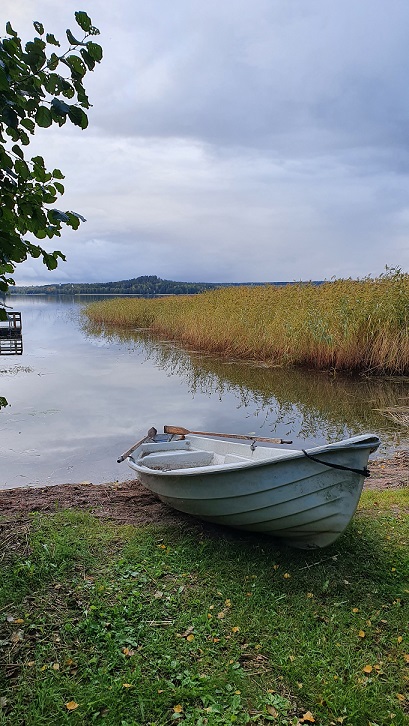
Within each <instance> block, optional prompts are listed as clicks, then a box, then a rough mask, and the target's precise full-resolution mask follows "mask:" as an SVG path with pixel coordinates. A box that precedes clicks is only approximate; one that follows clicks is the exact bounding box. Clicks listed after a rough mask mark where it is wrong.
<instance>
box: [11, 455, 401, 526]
mask: <svg viewBox="0 0 409 726" xmlns="http://www.w3.org/2000/svg"><path fill="white" fill-rule="evenodd" d="M369 470H370V472H371V476H370V478H368V479H367V480H366V481H365V484H364V491H366V490H375V491H382V490H386V489H405V488H408V490H409V451H398V452H396V453H395V454H394V455H393V456H392V457H390V458H388V459H374V460H373V461H370V463H369ZM62 509H76V510H78V509H79V510H83V511H87V512H90V513H92V514H93V515H94V516H96V517H98V518H100V519H106V520H112V521H115V522H117V523H118V524H132V525H136V526H141V525H144V524H154V523H161V524H172V523H173V524H175V523H177V524H179V525H180V524H181V523H182V524H184V525H185V526H186V525H187V526H189V525H191V524H192V522H193V521H195V522H196V520H193V518H192V517H189V516H188V515H184V514H182V513H181V512H176V511H175V510H173V509H171V508H170V507H168V506H167V505H166V504H163V503H162V502H161V501H160V499H159V498H158V497H157V496H156V495H155V494H153V493H152V492H150V491H149V490H148V489H146V488H145V487H144V486H143V485H142V484H141V483H140V482H139V481H138V480H136V479H135V480H130V481H126V482H122V483H119V482H113V483H105V484H91V483H90V482H88V481H86V482H82V483H78V484H53V485H46V486H43V487H41V486H39V487H16V488H13V489H2V490H0V525H1V524H6V523H7V522H8V521H9V522H12V521H15V520H16V519H18V520H27V519H28V518H29V516H30V515H31V514H32V513H33V512H43V513H53V512H56V511H58V510H62Z"/></svg>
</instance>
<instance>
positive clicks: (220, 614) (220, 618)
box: [217, 610, 224, 620]
mask: <svg viewBox="0 0 409 726" xmlns="http://www.w3.org/2000/svg"><path fill="white" fill-rule="evenodd" d="M217 617H218V618H219V620H223V618H224V612H223V610H222V611H221V612H220V613H217Z"/></svg>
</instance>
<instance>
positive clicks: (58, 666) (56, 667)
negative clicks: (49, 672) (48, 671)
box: [53, 663, 60, 671]
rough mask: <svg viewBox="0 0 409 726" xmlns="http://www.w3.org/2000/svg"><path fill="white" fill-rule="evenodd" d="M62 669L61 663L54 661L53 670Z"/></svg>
mask: <svg viewBox="0 0 409 726" xmlns="http://www.w3.org/2000/svg"><path fill="white" fill-rule="evenodd" d="M59 670H60V664H59V663H53V671H59Z"/></svg>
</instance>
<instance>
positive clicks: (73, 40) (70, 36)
mask: <svg viewBox="0 0 409 726" xmlns="http://www.w3.org/2000/svg"><path fill="white" fill-rule="evenodd" d="M65 33H66V36H67V38H68V42H69V43H71V45H82V42H81V41H80V40H77V39H76V38H74V36H73V34H72V33H71V30H70V29H69V28H67V30H66V31H65Z"/></svg>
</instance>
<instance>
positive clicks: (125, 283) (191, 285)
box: [9, 275, 290, 295]
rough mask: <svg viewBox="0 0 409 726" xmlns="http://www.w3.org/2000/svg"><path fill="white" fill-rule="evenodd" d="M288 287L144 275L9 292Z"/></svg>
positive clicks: (99, 292) (175, 291)
mask: <svg viewBox="0 0 409 726" xmlns="http://www.w3.org/2000/svg"><path fill="white" fill-rule="evenodd" d="M267 284H270V285H288V284H290V283H288V282H271V283H267V282H240V283H230V282H229V283H218V282H174V281H173V280H161V278H160V277H157V276H156V275H143V276H142V277H134V278H132V279H131V280H120V281H119V282H81V283H64V284H62V285H31V286H30V287H21V286H17V285H16V286H15V287H13V288H11V289H10V291H9V292H10V294H11V295H38V294H46V295H186V294H192V293H198V292H204V291H205V290H214V289H215V288H216V287H233V286H238V285H267Z"/></svg>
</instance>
